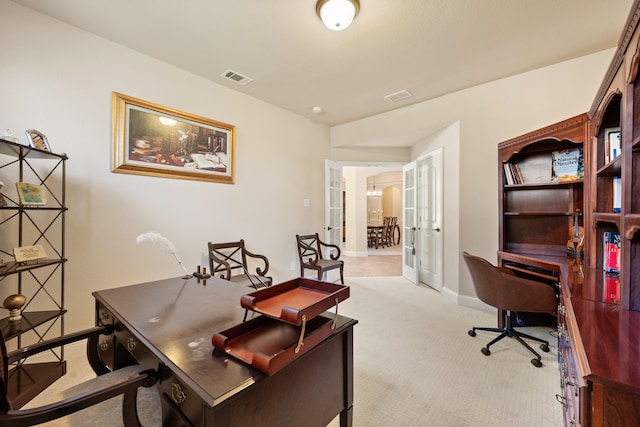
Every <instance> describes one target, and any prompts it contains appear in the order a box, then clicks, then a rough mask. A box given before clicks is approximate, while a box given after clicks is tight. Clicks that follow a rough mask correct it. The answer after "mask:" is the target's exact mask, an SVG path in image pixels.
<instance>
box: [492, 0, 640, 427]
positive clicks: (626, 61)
mask: <svg viewBox="0 0 640 427" xmlns="http://www.w3.org/2000/svg"><path fill="white" fill-rule="evenodd" d="M639 22H640V0H636V1H635V2H634V4H633V6H632V9H631V12H630V15H629V17H628V19H627V23H626V26H625V28H624V29H623V32H622V36H621V39H620V42H619V45H618V48H617V50H616V52H615V54H614V58H613V60H612V63H611V65H610V67H609V69H608V71H607V74H606V76H605V78H604V81H603V82H602V85H601V87H600V89H599V91H598V93H597V95H596V99H595V101H594V103H593V106H592V107H591V109H590V111H589V113H588V120H586V121H585V122H584V123H585V126H586V127H587V128H588V130H587V131H585V130H584V128H581V129H582V130H583V132H584V133H583V135H584V137H583V138H579V137H578V136H577V134H572V135H573V136H570V135H568V134H567V133H568V132H569V129H570V128H571V127H572V126H573V125H576V121H578V122H579V121H580V120H582V119H580V118H584V116H578V117H575V118H572V119H569V120H566V121H564V122H561V123H558V124H556V125H552V126H549V127H547V128H544V129H541V130H539V131H536V132H531V133H529V134H527V135H524V136H522V137H519V138H514V139H513V140H510V141H506V142H504V143H502V144H500V146H499V159H500V169H499V174H500V178H501V181H500V182H501V183H500V187H499V191H500V206H499V209H500V236H499V238H500V240H499V241H500V247H499V249H500V250H499V252H498V261H499V264H501V265H503V266H505V267H509V268H512V269H513V270H514V271H515V272H516V274H522V275H527V276H533V277H537V278H539V279H540V280H544V281H546V282H548V283H550V284H557V289H558V293H559V297H560V304H559V307H558V313H557V314H558V315H557V327H558V362H559V368H560V374H561V393H560V394H559V395H558V396H557V398H558V400H559V402H560V403H561V404H562V406H563V411H564V420H565V425H566V426H583V427H587V426H589V427H591V426H593V427H601V426H611V427H613V426H616V427H619V426H640V171H639V169H638V164H637V163H638V162H640V72H639V71H640V41H639V39H640V30H639V29H638V23H639ZM579 142H582V143H583V153H584V166H585V172H584V179H583V181H582V182H578V181H576V182H573V183H571V184H566V185H560V186H554V185H552V184H544V185H539V186H538V185H534V186H528V185H527V184H526V179H525V184H509V183H508V182H507V180H506V178H505V176H504V174H505V173H506V172H505V171H506V170H508V168H506V169H505V167H504V165H505V164H509V163H519V164H520V165H521V168H525V169H526V168H529V167H530V166H529V165H527V164H526V162H528V161H533V158H534V157H535V156H540V157H542V156H543V154H544V153H547V152H548V151H550V150H557V149H564V148H567V147H568V146H570V145H571V144H576V143H579ZM538 153H543V154H538ZM544 155H546V154H544ZM545 161H546V160H545ZM522 173H523V174H524V171H522ZM505 183H506V184H505ZM529 187H532V188H529ZM575 209H580V210H582V211H583V212H584V215H583V217H582V220H581V221H580V225H581V226H582V227H584V231H585V251H584V257H574V256H570V255H568V254H567V251H566V242H567V240H568V239H569V237H570V236H569V229H570V227H571V225H572V223H571V221H570V220H569V218H570V216H571V212H572V211H573V210H575ZM615 233H619V242H620V243H619V248H620V254H621V256H620V260H619V273H610V272H607V270H606V269H605V258H606V253H607V251H606V249H605V237H606V236H608V235H612V234H614V235H615Z"/></svg>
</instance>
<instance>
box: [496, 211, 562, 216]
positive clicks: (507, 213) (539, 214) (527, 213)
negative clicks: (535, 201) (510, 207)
mask: <svg viewBox="0 0 640 427" xmlns="http://www.w3.org/2000/svg"><path fill="white" fill-rule="evenodd" d="M504 216H573V212H505V213H504Z"/></svg>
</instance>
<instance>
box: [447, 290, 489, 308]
mask: <svg viewBox="0 0 640 427" xmlns="http://www.w3.org/2000/svg"><path fill="white" fill-rule="evenodd" d="M442 295H444V297H445V298H446V299H448V300H449V301H451V302H452V303H454V304H456V305H461V306H463V307H469V308H473V309H475V310H481V311H486V312H488V313H497V311H498V310H497V309H496V308H495V307H492V306H490V305H488V304H485V303H484V302H482V301H480V300H479V299H478V298H477V297H470V296H464V295H463V296H461V295H460V294H458V293H457V292H454V291H452V290H451V289H449V288H446V287H445V288H442Z"/></svg>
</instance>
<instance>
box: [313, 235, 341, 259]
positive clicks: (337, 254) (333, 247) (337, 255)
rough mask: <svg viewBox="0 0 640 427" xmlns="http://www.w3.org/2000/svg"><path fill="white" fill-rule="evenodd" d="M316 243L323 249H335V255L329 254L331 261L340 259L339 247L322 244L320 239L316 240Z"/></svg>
mask: <svg viewBox="0 0 640 427" xmlns="http://www.w3.org/2000/svg"><path fill="white" fill-rule="evenodd" d="M318 242H319V243H320V245H321V246H324V247H326V248H329V249H335V250H336V252H335V254H333V253H331V252H329V258H331V259H333V260H336V259H338V258H340V247H339V246H336V245H332V244H330V243H324V242H323V241H321V240H320V239H318Z"/></svg>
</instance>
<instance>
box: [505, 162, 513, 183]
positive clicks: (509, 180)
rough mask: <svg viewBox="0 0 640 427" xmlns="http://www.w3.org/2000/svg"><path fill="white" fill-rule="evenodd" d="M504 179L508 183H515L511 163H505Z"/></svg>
mask: <svg viewBox="0 0 640 427" xmlns="http://www.w3.org/2000/svg"><path fill="white" fill-rule="evenodd" d="M504 180H505V184H507V185H513V184H514V180H513V175H511V166H510V164H509V163H505V164H504Z"/></svg>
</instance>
